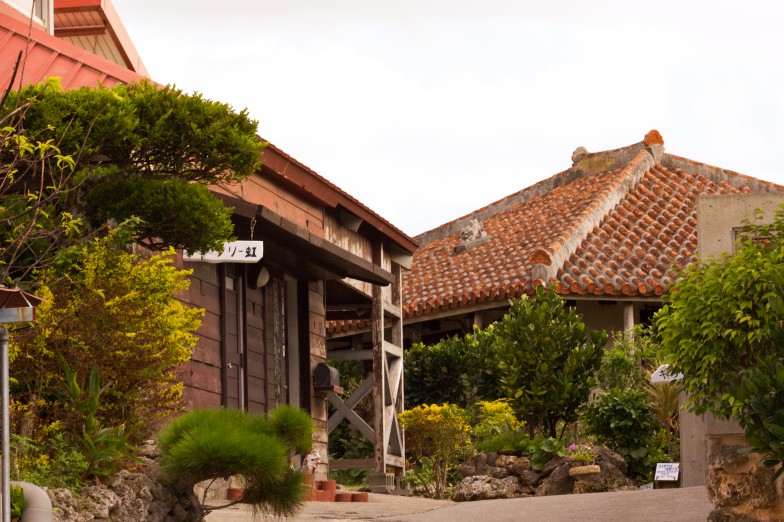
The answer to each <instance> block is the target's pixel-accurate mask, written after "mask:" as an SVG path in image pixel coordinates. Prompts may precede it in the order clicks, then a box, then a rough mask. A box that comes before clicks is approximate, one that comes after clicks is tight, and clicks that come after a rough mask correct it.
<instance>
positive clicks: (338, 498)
mask: <svg viewBox="0 0 784 522" xmlns="http://www.w3.org/2000/svg"><path fill="white" fill-rule="evenodd" d="M352 497H353V495H352V494H351V493H344V492H341V493H335V502H351V499H352Z"/></svg>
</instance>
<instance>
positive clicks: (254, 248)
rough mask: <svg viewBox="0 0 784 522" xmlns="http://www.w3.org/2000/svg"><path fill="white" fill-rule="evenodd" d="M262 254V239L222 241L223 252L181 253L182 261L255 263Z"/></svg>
mask: <svg viewBox="0 0 784 522" xmlns="http://www.w3.org/2000/svg"><path fill="white" fill-rule="evenodd" d="M263 254H264V241H230V242H228V243H223V252H218V251H216V250H210V251H208V252H196V253H195V254H193V255H188V254H187V253H186V254H183V255H182V259H183V261H201V262H203V263H256V262H258V261H259V260H260V259H261V258H262V256H263Z"/></svg>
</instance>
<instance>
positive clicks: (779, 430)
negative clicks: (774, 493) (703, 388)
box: [736, 358, 784, 477]
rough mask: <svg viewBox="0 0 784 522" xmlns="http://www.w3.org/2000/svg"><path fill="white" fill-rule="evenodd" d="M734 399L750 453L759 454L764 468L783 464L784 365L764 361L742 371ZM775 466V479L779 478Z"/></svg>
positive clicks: (778, 362) (780, 470) (782, 468)
mask: <svg viewBox="0 0 784 522" xmlns="http://www.w3.org/2000/svg"><path fill="white" fill-rule="evenodd" d="M736 396H737V399H738V400H739V401H742V402H743V404H744V407H743V412H742V416H741V417H740V419H741V421H740V424H741V426H742V427H743V429H744V430H745V431H746V440H747V441H748V442H749V444H751V447H752V449H753V450H754V451H756V452H759V453H762V454H763V457H764V459H765V465H766V466H770V467H775V466H779V465H780V464H781V463H782V462H784V363H782V362H781V361H780V360H778V359H773V358H766V359H763V360H761V361H759V362H758V363H757V365H756V367H754V368H753V369H750V370H746V371H745V372H744V375H743V380H742V384H741V386H739V387H738V389H737V390H736ZM782 470H784V467H781V466H779V468H778V470H776V474H775V476H776V477H778V476H779V475H781V474H782Z"/></svg>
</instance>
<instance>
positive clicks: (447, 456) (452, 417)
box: [399, 404, 473, 498]
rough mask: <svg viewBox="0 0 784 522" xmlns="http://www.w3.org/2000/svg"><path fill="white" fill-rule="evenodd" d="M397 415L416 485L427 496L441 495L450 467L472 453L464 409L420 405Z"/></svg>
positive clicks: (469, 431)
mask: <svg viewBox="0 0 784 522" xmlns="http://www.w3.org/2000/svg"><path fill="white" fill-rule="evenodd" d="M399 418H400V422H401V424H402V426H403V429H405V430H406V451H407V452H408V453H410V454H411V455H412V456H413V458H414V460H415V462H416V464H417V465H418V466H419V468H418V470H417V469H415V471H414V472H415V474H416V473H419V475H418V479H419V482H420V484H421V485H422V486H424V487H425V488H426V489H427V491H428V494H429V496H431V497H433V498H445V496H446V485H447V484H446V483H447V477H448V475H449V472H450V470H452V469H454V468H455V467H456V466H458V465H459V464H460V463H461V462H462V459H464V458H466V457H468V456H469V455H471V453H472V452H473V448H472V446H471V426H470V425H469V424H468V416H467V414H466V412H465V410H463V409H462V408H460V407H459V406H455V405H454V404H443V405H436V404H431V405H429V406H426V405H421V406H417V407H416V408H413V409H410V410H406V411H404V412H403V413H401V414H399ZM425 471H427V474H425V473H424V472H425Z"/></svg>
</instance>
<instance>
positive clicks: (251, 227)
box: [250, 217, 256, 241]
mask: <svg viewBox="0 0 784 522" xmlns="http://www.w3.org/2000/svg"><path fill="white" fill-rule="evenodd" d="M254 230H256V218H255V217H253V218H251V220H250V240H251V241H253V231H254Z"/></svg>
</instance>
